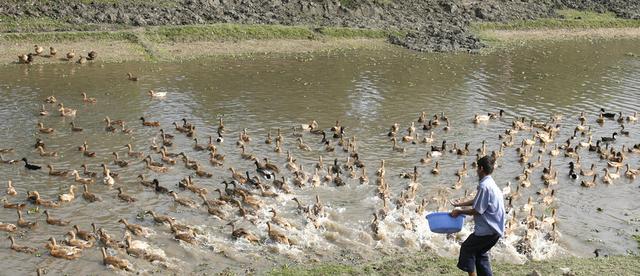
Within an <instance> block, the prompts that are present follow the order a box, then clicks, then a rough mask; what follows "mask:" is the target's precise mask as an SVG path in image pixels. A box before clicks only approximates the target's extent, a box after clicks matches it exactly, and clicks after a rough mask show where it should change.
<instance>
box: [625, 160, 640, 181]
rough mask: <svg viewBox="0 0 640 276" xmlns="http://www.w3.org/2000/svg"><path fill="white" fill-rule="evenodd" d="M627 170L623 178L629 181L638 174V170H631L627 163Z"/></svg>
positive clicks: (639, 172)
mask: <svg viewBox="0 0 640 276" xmlns="http://www.w3.org/2000/svg"><path fill="white" fill-rule="evenodd" d="M625 166H626V168H627V170H626V171H625V172H624V176H625V177H627V178H629V179H635V178H636V176H637V175H639V174H640V171H639V170H634V169H631V167H630V165H629V163H627V164H626V165H625Z"/></svg>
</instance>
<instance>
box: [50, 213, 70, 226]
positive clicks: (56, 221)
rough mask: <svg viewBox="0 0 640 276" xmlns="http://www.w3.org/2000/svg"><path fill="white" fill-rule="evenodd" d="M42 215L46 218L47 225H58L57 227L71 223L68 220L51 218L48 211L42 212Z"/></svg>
mask: <svg viewBox="0 0 640 276" xmlns="http://www.w3.org/2000/svg"><path fill="white" fill-rule="evenodd" d="M44 214H45V215H46V216H47V224H51V225H58V226H66V225H68V224H69V223H71V222H70V221H68V220H62V219H56V218H52V217H51V215H50V214H49V210H44Z"/></svg>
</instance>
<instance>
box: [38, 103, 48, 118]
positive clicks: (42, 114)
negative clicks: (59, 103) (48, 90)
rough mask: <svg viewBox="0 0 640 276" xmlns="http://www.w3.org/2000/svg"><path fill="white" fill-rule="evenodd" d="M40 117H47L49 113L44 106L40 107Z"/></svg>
mask: <svg viewBox="0 0 640 276" xmlns="http://www.w3.org/2000/svg"><path fill="white" fill-rule="evenodd" d="M39 114H40V116H47V115H49V111H47V109H46V108H45V107H44V104H43V105H42V107H41V108H40V113H39Z"/></svg>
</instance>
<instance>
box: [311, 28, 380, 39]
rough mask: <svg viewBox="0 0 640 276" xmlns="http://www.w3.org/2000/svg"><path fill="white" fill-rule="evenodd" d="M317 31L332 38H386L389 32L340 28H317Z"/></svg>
mask: <svg viewBox="0 0 640 276" xmlns="http://www.w3.org/2000/svg"><path fill="white" fill-rule="evenodd" d="M317 31H318V32H319V33H321V34H322V35H324V36H328V37H334V38H386V37H388V36H389V34H390V32H388V31H385V30H380V29H356V28H341V27H323V28H317Z"/></svg>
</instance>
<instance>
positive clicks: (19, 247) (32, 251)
mask: <svg viewBox="0 0 640 276" xmlns="http://www.w3.org/2000/svg"><path fill="white" fill-rule="evenodd" d="M7 239H9V240H10V241H11V250H13V251H16V252H20V253H27V254H35V253H36V252H38V249H36V248H33V247H29V246H25V245H18V244H16V241H15V239H14V238H13V236H9V237H7Z"/></svg>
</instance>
